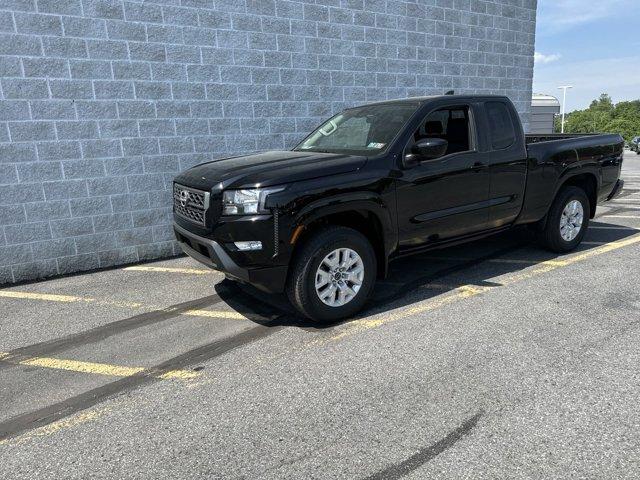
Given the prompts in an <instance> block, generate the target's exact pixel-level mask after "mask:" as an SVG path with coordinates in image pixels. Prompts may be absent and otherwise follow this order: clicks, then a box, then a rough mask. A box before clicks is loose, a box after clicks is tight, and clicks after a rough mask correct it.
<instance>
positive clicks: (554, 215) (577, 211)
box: [542, 186, 591, 253]
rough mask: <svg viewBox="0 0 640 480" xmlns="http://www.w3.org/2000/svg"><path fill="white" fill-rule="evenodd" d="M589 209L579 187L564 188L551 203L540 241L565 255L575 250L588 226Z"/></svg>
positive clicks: (587, 202)
mask: <svg viewBox="0 0 640 480" xmlns="http://www.w3.org/2000/svg"><path fill="white" fill-rule="evenodd" d="M590 211H591V207H590V204H589V199H588V198H587V195H586V193H585V192H584V190H582V189H581V188H579V187H573V186H569V187H565V188H563V189H562V190H561V191H560V192H559V193H558V196H557V197H556V199H555V200H554V201H553V204H552V205H551V208H550V209H549V215H548V218H547V223H546V225H545V228H544V231H543V232H542V240H543V243H544V244H545V246H546V247H547V248H549V249H550V250H552V251H554V252H557V253H565V252H569V251H571V250H573V249H574V248H576V247H577V246H578V245H579V244H580V242H581V241H582V239H583V238H584V236H585V234H586V233H587V228H588V226H589V212H590Z"/></svg>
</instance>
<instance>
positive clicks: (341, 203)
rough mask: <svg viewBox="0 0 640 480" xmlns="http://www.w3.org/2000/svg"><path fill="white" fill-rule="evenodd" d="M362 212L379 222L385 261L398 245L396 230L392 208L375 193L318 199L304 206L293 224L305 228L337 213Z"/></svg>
mask: <svg viewBox="0 0 640 480" xmlns="http://www.w3.org/2000/svg"><path fill="white" fill-rule="evenodd" d="M345 212H363V213H369V214H372V215H374V216H375V218H376V219H377V220H378V221H379V222H380V227H381V229H382V236H383V247H384V255H385V259H388V258H389V256H390V255H391V254H392V253H393V252H394V251H395V249H396V247H397V244H398V233H397V232H398V229H397V225H396V223H395V215H393V212H392V206H391V205H387V203H386V202H385V201H384V199H383V198H382V197H381V196H380V195H378V194H377V193H375V192H348V193H343V194H339V195H334V196H331V197H327V198H319V199H317V200H314V201H312V202H310V203H309V204H307V205H305V206H304V207H303V208H302V209H300V211H299V212H298V213H297V214H296V215H295V216H294V223H295V224H296V225H299V226H303V227H307V226H308V225H311V224H312V223H314V222H316V221H318V220H320V219H322V218H323V217H327V216H330V215H335V214H338V213H345Z"/></svg>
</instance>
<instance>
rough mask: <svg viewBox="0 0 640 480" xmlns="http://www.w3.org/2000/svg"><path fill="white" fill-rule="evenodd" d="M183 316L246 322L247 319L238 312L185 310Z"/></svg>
mask: <svg viewBox="0 0 640 480" xmlns="http://www.w3.org/2000/svg"><path fill="white" fill-rule="evenodd" d="M184 315H189V316H191V317H207V318H227V319H232V320H246V319H247V317H245V316H244V315H242V314H241V313H238V312H227V311H225V310H187V311H186V312H184Z"/></svg>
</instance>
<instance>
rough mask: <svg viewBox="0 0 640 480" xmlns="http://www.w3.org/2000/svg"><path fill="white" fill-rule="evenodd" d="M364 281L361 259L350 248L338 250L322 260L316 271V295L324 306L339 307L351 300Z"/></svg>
mask: <svg viewBox="0 0 640 480" xmlns="http://www.w3.org/2000/svg"><path fill="white" fill-rule="evenodd" d="M363 280H364V263H363V262H362V258H360V255H358V254H357V253H356V252H355V251H354V250H351V249H350V248H338V249H336V250H334V251H332V252H331V253H329V255H327V256H326V257H324V259H323V260H322V262H320V265H319V266H318V270H317V271H316V293H317V294H318V298H320V300H322V302H323V303H324V304H325V305H329V306H330V307H341V306H342V305H346V304H347V303H349V302H350V301H351V300H353V299H354V298H355V297H356V295H358V291H360V287H362V282H363Z"/></svg>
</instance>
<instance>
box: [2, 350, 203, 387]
mask: <svg viewBox="0 0 640 480" xmlns="http://www.w3.org/2000/svg"><path fill="white" fill-rule="evenodd" d="M7 357H10V354H8V353H6V352H3V353H2V354H1V356H0V359H3V358H7ZM9 361H10V360H9ZM16 365H24V366H27V367H40V368H50V369H53V370H67V371H69V372H78V373H91V374H94V375H105V376H109V377H130V376H132V375H136V374H138V373H141V372H144V371H145V370H146V368H144V367H125V366H122V365H112V364H108V363H95V362H83V361H79V360H66V359H60V358H51V357H32V358H28V359H26V360H20V361H18V362H16ZM154 376H155V377H156V378H160V379H163V380H188V379H190V378H195V377H197V376H198V372H194V371H191V370H171V371H169V372H166V373H163V374H161V375H154Z"/></svg>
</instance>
